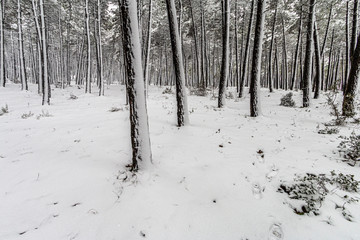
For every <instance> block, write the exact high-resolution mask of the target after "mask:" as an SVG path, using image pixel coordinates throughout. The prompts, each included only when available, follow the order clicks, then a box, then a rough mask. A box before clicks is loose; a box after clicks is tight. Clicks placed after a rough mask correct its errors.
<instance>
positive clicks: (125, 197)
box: [0, 85, 360, 240]
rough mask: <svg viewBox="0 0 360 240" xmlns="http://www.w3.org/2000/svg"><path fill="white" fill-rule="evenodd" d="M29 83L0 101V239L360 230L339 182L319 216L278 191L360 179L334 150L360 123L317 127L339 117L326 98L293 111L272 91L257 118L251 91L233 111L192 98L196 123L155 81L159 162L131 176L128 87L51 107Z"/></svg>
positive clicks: (255, 238) (192, 237) (62, 96)
mask: <svg viewBox="0 0 360 240" xmlns="http://www.w3.org/2000/svg"><path fill="white" fill-rule="evenodd" d="M30 89H31V90H30V91H28V92H21V91H20V90H19V86H18V85H9V86H8V87H7V88H5V89H0V107H2V106H5V104H7V105H8V107H9V113H8V114H4V115H3V116H0V239H1V240H13V239H31V240H42V239H44V240H50V239H51V240H68V239H69V240H70V239H76V240H80V239H81V240H133V239H134V240H135V239H153V240H184V239H187V240H209V239H211V240H219V239H222V240H230V239H234V240H235V239H236V240H245V239H249V240H264V239H271V240H276V239H281V238H280V237H279V238H277V237H276V235H278V236H279V235H281V233H282V238H283V239H289V240H296V239H299V240H304V239H314V240H319V239H326V240H332V239H334V240H339V239H342V240H344V239H360V228H359V222H360V203H352V204H348V205H347V209H348V211H349V212H350V213H351V215H352V216H353V220H354V221H353V222H349V221H347V220H346V219H345V218H344V217H343V216H342V214H341V211H339V210H337V209H335V204H341V205H342V204H343V203H344V202H342V200H341V198H336V197H335V196H336V194H337V189H333V190H332V192H331V193H330V198H327V200H326V201H325V202H324V205H323V206H322V207H321V208H320V215H319V216H314V215H303V216H300V215H297V214H295V213H294V212H293V210H292V209H291V208H290V207H289V197H288V196H287V195H286V194H284V193H279V192H278V191H277V190H278V188H279V185H280V184H281V183H283V182H285V183H291V182H293V180H294V177H295V174H298V175H303V174H305V173H327V174H329V173H330V171H332V170H335V171H336V172H337V173H339V172H342V173H344V174H354V175H355V179H357V180H360V171H359V170H360V169H359V167H351V166H349V165H347V164H346V163H344V162H342V161H341V158H340V156H339V154H338V153H337V146H338V144H339V142H340V141H341V139H338V136H339V135H345V136H348V135H349V134H350V133H351V132H352V131H353V130H355V132H357V133H359V129H358V128H359V127H358V126H355V125H347V126H345V127H341V128H340V133H339V134H335V135H320V134H318V133H317V132H318V130H319V128H320V129H321V128H324V126H323V123H326V122H329V121H330V119H331V116H330V115H329V112H330V108H329V106H328V105H327V104H326V103H325V102H326V98H325V96H322V98H321V99H320V100H313V101H312V107H311V108H309V109H303V108H299V107H296V108H286V107H282V106H279V103H280V98H281V96H282V95H284V94H285V92H283V91H278V92H276V93H273V94H269V93H268V91H267V90H263V91H262V97H261V102H262V116H261V117H258V118H250V117H249V115H248V114H249V106H248V105H249V97H248V96H247V97H246V98H245V99H242V100H240V101H235V100H233V99H227V106H226V107H225V108H224V109H217V108H216V103H217V101H216V100H212V99H211V96H209V97H198V96H189V98H188V102H189V111H190V112H191V114H190V122H191V124H190V125H189V126H187V127H184V128H181V129H179V128H178V127H176V125H175V123H176V121H175V113H176V111H175V102H174V101H175V100H174V95H169V94H162V91H163V90H164V88H161V89H160V88H158V87H150V93H149V100H148V112H149V124H150V136H151V144H152V153H153V161H154V164H153V165H151V167H150V168H149V169H143V170H141V171H140V172H139V173H137V174H136V176H131V174H129V173H128V172H126V171H125V170H126V168H125V166H126V165H127V164H129V163H130V159H131V149H130V139H129V135H130V133H129V112H128V110H127V107H126V106H125V91H124V88H123V87H121V86H111V87H108V88H107V89H105V94H106V96H105V97H98V96H97V93H94V94H84V93H83V92H84V90H83V89H78V88H76V87H70V88H67V89H65V90H60V89H55V90H54V91H53V96H52V105H51V106H41V105H40V104H41V99H40V97H39V96H38V95H37V94H36V86H30ZM70 93H72V94H74V95H76V96H78V99H75V100H72V99H69V98H70ZM294 94H295V96H294V99H295V101H296V104H297V106H300V105H301V94H300V93H299V92H295V93H294ZM112 107H119V108H121V109H122V110H120V111H117V112H110V111H109V110H110V109H111V108H112ZM29 112H31V113H33V114H34V115H33V116H30V117H28V118H26V119H23V118H22V115H23V114H25V113H26V114H28V113H29ZM43 113H44V114H45V115H46V113H49V115H51V116H48V117H41V116H39V115H40V114H43ZM24 117H25V116H24ZM259 150H261V151H263V152H264V157H263V158H262V157H261V156H260V155H261V154H258V153H257V152H258V151H259ZM351 196H352V197H354V198H357V199H359V197H360V195H359V194H352V195H351ZM329 221H330V222H331V224H328V223H329ZM276 232H277V233H278V234H276ZM274 233H275V234H274Z"/></svg>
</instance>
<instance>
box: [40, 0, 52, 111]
mask: <svg viewBox="0 0 360 240" xmlns="http://www.w3.org/2000/svg"><path fill="white" fill-rule="evenodd" d="M40 19H41V41H42V61H41V63H42V73H43V77H42V80H43V85H42V87H43V91H42V92H43V100H42V105H44V104H45V102H46V103H47V104H50V97H51V95H50V79H49V75H48V54H47V44H46V27H45V13H44V2H43V0H40Z"/></svg>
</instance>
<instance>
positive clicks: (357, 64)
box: [342, 36, 360, 117]
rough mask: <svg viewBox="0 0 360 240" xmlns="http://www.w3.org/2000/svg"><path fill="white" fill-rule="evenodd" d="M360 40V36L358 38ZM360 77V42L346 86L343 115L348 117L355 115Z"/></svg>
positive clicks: (358, 42) (359, 42)
mask: <svg viewBox="0 0 360 240" xmlns="http://www.w3.org/2000/svg"><path fill="white" fill-rule="evenodd" d="M358 37H359V38H360V36H358ZM359 77H360V41H359V40H358V41H357V45H356V48H355V51H354V54H353V58H352V61H351V68H350V73H349V78H348V81H347V82H348V83H347V85H346V89H345V94H344V101H343V106H342V114H343V116H346V117H352V116H354V115H355V96H356V90H357V86H358V82H359Z"/></svg>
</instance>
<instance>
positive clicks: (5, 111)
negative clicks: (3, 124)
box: [0, 104, 9, 116]
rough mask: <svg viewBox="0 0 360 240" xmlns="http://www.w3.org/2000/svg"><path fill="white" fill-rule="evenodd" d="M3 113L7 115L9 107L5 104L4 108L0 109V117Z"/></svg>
mask: <svg viewBox="0 0 360 240" xmlns="http://www.w3.org/2000/svg"><path fill="white" fill-rule="evenodd" d="M5 113H9V106H8V105H7V104H6V105H5V107H1V111H0V116H2V115H4V114H5Z"/></svg>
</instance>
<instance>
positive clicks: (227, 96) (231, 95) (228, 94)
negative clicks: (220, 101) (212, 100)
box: [225, 92, 235, 99]
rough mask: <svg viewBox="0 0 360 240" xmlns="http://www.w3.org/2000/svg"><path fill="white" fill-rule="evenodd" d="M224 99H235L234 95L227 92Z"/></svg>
mask: <svg viewBox="0 0 360 240" xmlns="http://www.w3.org/2000/svg"><path fill="white" fill-rule="evenodd" d="M225 98H227V99H235V95H234V93H232V92H227V93H226V94H225Z"/></svg>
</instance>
